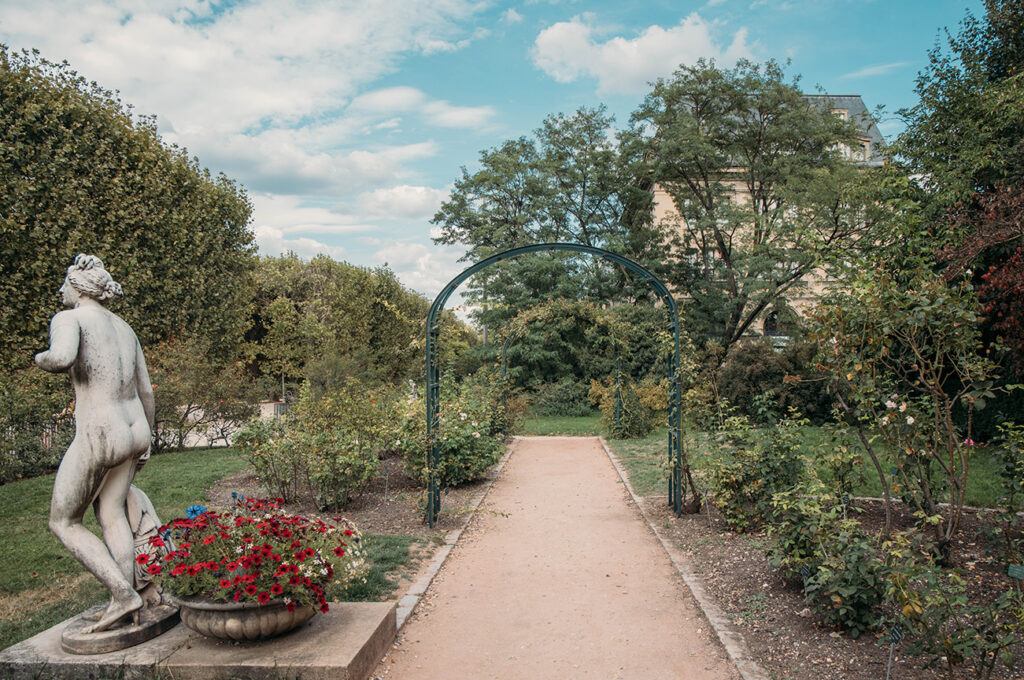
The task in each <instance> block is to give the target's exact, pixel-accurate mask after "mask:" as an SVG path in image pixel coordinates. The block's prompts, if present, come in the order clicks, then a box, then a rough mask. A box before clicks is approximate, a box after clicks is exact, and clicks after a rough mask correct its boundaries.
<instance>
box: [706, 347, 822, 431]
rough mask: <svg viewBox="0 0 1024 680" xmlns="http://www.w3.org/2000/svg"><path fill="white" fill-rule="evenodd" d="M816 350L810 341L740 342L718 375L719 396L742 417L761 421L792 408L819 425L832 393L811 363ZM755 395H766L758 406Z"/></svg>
mask: <svg viewBox="0 0 1024 680" xmlns="http://www.w3.org/2000/svg"><path fill="white" fill-rule="evenodd" d="M814 353H815V345H813V344H811V343H793V344H790V345H786V346H783V347H776V346H775V345H773V344H772V343H771V342H770V341H767V340H761V341H754V342H748V343H744V344H741V345H739V346H738V347H735V348H733V350H732V351H731V352H730V353H729V357H728V358H727V359H726V361H725V363H724V364H723V365H722V368H721V370H720V371H719V373H718V391H719V395H720V396H721V397H724V398H725V399H727V400H728V401H729V402H730V403H731V404H734V405H736V406H737V407H738V408H739V412H740V413H742V414H743V415H746V416H748V417H750V418H754V419H756V420H757V421H758V422H761V423H764V424H769V423H772V422H774V421H775V420H777V419H778V418H779V417H780V416H781V415H782V414H784V413H787V412H788V411H789V410H790V409H796V411H797V412H798V413H800V414H801V415H802V416H803V417H805V418H807V419H808V420H810V421H811V422H812V423H814V424H816V425H820V424H821V423H824V422H825V421H826V420H828V419H829V417H830V414H831V411H832V396H831V395H830V394H829V392H828V383H827V382H826V381H825V380H823V379H822V376H821V374H820V372H819V371H818V370H817V368H816V367H815V364H814ZM759 395H762V398H765V399H767V401H766V402H764V403H763V404H762V405H761V407H760V408H759V405H758V404H757V403H756V401H755V400H756V398H757V397H758V396H759ZM765 406H767V407H768V408H764V407H765Z"/></svg>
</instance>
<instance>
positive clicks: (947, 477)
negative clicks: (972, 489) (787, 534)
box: [813, 266, 996, 551]
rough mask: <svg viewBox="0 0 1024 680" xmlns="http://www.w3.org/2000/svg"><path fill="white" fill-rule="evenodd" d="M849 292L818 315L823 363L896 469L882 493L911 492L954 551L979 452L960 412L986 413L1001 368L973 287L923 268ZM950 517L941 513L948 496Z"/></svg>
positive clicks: (868, 279)
mask: <svg viewBox="0 0 1024 680" xmlns="http://www.w3.org/2000/svg"><path fill="white" fill-rule="evenodd" d="M848 286H849V290H847V291H842V292H834V293H831V294H830V295H828V296H826V297H825V298H824V299H823V301H822V303H821V304H820V305H819V307H818V308H817V310H816V311H815V313H814V319H813V325H814V327H813V334H814V337H815V338H816V339H817V340H818V341H819V342H820V343H821V350H820V352H819V362H820V364H821V366H822V368H823V370H824V371H825V372H827V373H828V374H829V375H830V376H831V379H832V381H833V384H834V385H835V386H836V389H837V390H838V393H839V396H840V398H841V403H842V404H843V406H844V409H845V410H846V412H847V414H848V416H849V417H850V418H851V420H852V422H853V424H854V425H855V426H856V427H858V428H859V429H860V432H861V434H862V435H863V437H862V442H867V444H866V446H868V448H867V451H868V454H869V455H871V456H872V457H874V458H875V460H876V461H878V454H877V453H876V452H875V451H874V448H873V447H871V446H870V439H869V437H868V434H869V433H877V434H878V435H880V437H881V440H882V441H883V442H884V443H885V444H886V451H887V452H888V455H889V456H890V457H891V461H890V462H891V466H892V467H893V468H895V473H894V477H895V478H894V479H889V478H888V476H887V475H886V474H885V469H886V468H887V467H888V466H883V465H882V464H881V462H880V461H878V465H877V468H878V471H879V476H880V481H881V483H882V487H883V490H885V492H886V493H887V494H888V493H889V491H890V489H892V490H893V491H892V492H893V493H899V492H905V493H906V494H907V498H908V499H909V500H910V501H911V502H912V503H913V504H914V505H915V506H916V507H918V508H920V509H921V510H923V511H924V512H925V513H926V514H927V515H928V516H935V515H939V514H942V515H943V516H944V521H943V522H941V523H937V524H935V525H934V527H933V530H934V532H935V544H936V547H937V548H938V549H939V550H941V551H946V550H947V549H948V546H949V544H950V540H951V538H952V536H953V533H954V532H955V531H956V528H957V525H958V523H959V520H960V515H961V513H962V508H963V505H964V497H965V493H966V482H967V473H968V470H969V461H970V455H971V452H972V447H971V446H970V445H969V442H970V441H971V436H972V435H971V429H970V419H969V418H968V421H967V424H968V427H967V428H966V429H959V428H957V427H956V423H955V419H954V410H955V409H956V408H958V407H959V408H964V409H966V410H967V411H968V412H970V411H973V410H976V409H981V408H984V406H985V403H986V400H988V399H991V398H993V397H994V396H995V395H994V393H993V392H992V390H991V387H992V380H993V378H994V376H995V374H996V366H995V365H994V364H993V362H992V361H991V360H989V359H988V358H987V357H986V355H985V353H984V352H983V351H982V346H981V339H980V335H979V331H978V322H979V320H980V319H979V315H978V311H977V308H976V307H977V306H976V300H975V297H974V294H973V290H972V289H971V287H970V285H969V284H966V283H954V282H949V281H946V280H945V279H944V278H943V277H941V276H939V275H936V274H935V273H933V272H932V271H930V270H929V269H927V268H926V267H924V266H917V267H916V268H910V269H904V270H898V271H888V270H885V269H881V268H880V269H877V270H875V269H869V270H867V271H864V272H862V273H861V274H860V275H858V276H852V277H851V280H850V281H849V283H848ZM940 493H942V494H944V495H945V497H946V500H947V501H948V503H949V506H948V508H947V509H941V510H940V508H939V505H938V503H939V494H940Z"/></svg>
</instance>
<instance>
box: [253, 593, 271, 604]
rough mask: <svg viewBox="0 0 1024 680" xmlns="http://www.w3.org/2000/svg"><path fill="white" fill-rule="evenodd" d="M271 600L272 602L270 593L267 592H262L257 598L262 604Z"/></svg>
mask: <svg viewBox="0 0 1024 680" xmlns="http://www.w3.org/2000/svg"><path fill="white" fill-rule="evenodd" d="M269 600H270V593H268V592H267V591H265V590H264V591H263V592H261V593H260V594H259V595H257V596H256V601H257V602H259V603H260V604H266V603H267V602H268V601H269Z"/></svg>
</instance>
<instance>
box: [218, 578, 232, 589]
mask: <svg viewBox="0 0 1024 680" xmlns="http://www.w3.org/2000/svg"><path fill="white" fill-rule="evenodd" d="M220 587H221V588H230V587H231V581H230V580H229V579H226V578H222V579H221V580H220Z"/></svg>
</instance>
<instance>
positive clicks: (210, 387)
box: [146, 338, 255, 453]
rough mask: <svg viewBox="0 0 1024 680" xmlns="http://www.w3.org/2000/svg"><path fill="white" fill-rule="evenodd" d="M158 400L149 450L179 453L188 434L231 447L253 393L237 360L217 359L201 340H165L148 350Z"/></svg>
mask: <svg viewBox="0 0 1024 680" xmlns="http://www.w3.org/2000/svg"><path fill="white" fill-rule="evenodd" d="M146 363H147V366H148V368H149V374H150V380H151V382H152V383H153V394H154V396H155V398H156V431H155V432H154V433H153V435H154V436H153V450H154V452H155V453H159V452H161V451H162V450H164V449H168V448H172V449H180V448H183V447H184V446H185V445H186V442H187V440H188V438H189V437H190V435H200V434H201V435H203V436H205V437H206V438H207V439H208V440H209V441H211V442H213V441H218V440H219V441H222V442H223V443H224V444H225V445H227V444H228V443H229V440H230V438H231V435H232V434H234V432H235V431H236V430H238V429H239V427H241V426H242V425H243V424H244V423H245V422H246V421H247V420H249V419H250V418H252V416H253V413H254V411H255V408H254V407H253V405H252V404H253V401H254V400H255V398H254V394H253V389H252V386H251V384H250V383H249V381H248V380H247V378H246V376H245V374H244V372H243V370H242V366H241V364H240V363H238V362H225V361H217V360H216V359H215V358H214V357H213V356H212V352H210V351H209V345H208V344H207V343H206V341H205V340H201V339H198V338H191V339H188V340H167V341H164V342H162V343H160V344H158V345H156V346H154V347H152V348H151V349H149V350H148V351H147V352H146Z"/></svg>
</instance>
